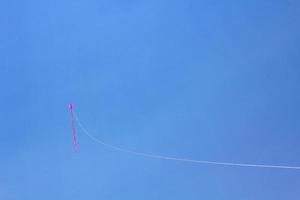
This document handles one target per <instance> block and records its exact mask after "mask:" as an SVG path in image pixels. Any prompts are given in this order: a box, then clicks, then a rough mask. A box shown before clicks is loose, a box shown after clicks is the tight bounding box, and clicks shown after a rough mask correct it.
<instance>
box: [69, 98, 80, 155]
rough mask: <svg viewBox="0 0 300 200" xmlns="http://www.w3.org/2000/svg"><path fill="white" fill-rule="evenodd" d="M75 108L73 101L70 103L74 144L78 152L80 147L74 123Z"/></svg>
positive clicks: (75, 150)
mask: <svg viewBox="0 0 300 200" xmlns="http://www.w3.org/2000/svg"><path fill="white" fill-rule="evenodd" d="M73 108H74V105H73V104H72V103H70V104H69V109H70V112H71V116H72V133H73V146H74V152H75V153H77V151H78V147H77V142H76V130H75V125H74V113H73Z"/></svg>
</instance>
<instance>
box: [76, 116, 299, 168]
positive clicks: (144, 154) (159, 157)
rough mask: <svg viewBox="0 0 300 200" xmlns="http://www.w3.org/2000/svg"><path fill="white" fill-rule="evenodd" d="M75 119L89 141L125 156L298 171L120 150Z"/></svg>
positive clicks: (284, 166) (271, 166)
mask: <svg viewBox="0 0 300 200" xmlns="http://www.w3.org/2000/svg"><path fill="white" fill-rule="evenodd" d="M74 116H75V119H76V121H77V124H78V125H79V127H80V129H81V130H82V131H83V133H85V134H86V135H87V136H88V137H89V138H90V139H92V140H93V141H95V142H97V143H99V144H101V145H103V146H105V147H108V148H110V149H114V150H116V151H120V152H123V153H127V154H132V155H136V156H141V157H147V158H153V159H160V160H172V161H178V162H187V163H196V164H210V165H223V166H235V167H251V168H273V169H274V168H275V169H293V170H300V166H287V165H265V164H250V163H233V162H219V161H208V160H195V159H188V158H179V157H170V156H163V155H157V154H149V153H144V152H139V151H133V150H129V149H126V148H121V147H118V146H115V145H111V144H108V143H106V142H103V141H102V140H100V139H98V138H96V137H94V136H93V135H91V134H90V133H89V131H88V130H87V129H86V128H85V127H84V126H83V124H82V123H81V122H80V120H79V119H78V117H77V115H76V113H75V112H74Z"/></svg>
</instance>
